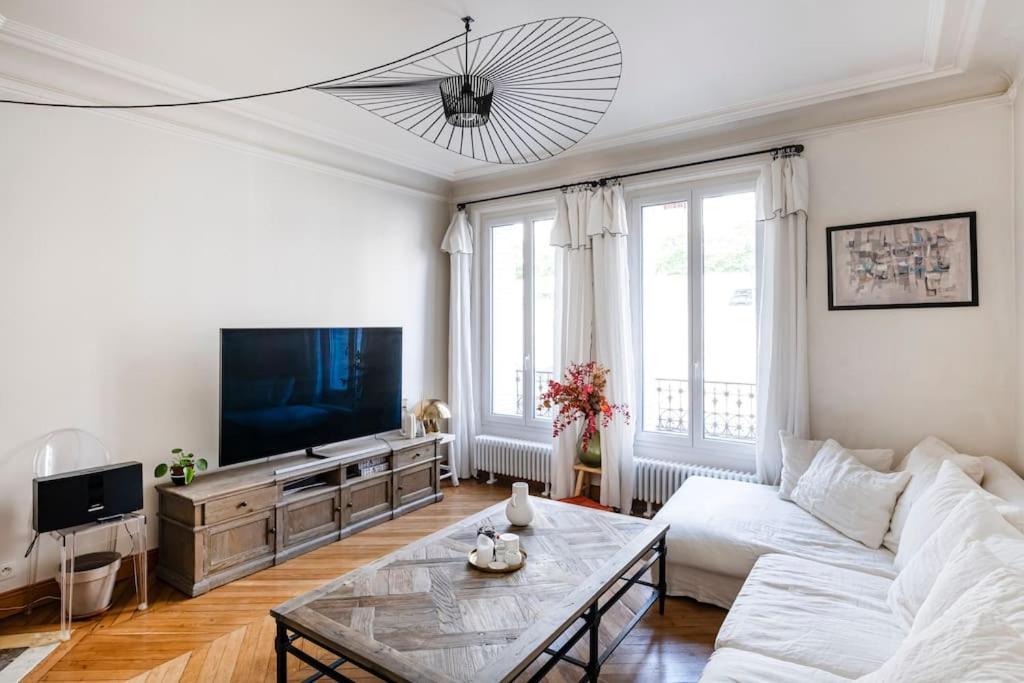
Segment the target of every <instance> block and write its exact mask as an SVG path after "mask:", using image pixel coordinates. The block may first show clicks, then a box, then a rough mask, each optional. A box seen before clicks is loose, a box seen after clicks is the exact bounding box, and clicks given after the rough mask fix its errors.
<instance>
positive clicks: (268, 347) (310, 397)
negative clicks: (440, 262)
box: [220, 327, 402, 465]
mask: <svg viewBox="0 0 1024 683" xmlns="http://www.w3.org/2000/svg"><path fill="white" fill-rule="evenodd" d="M220 369H221V386H220V464H221V465H233V464H236V463H240V462H245V461H246V460H254V459H257V458H265V457H267V456H271V455H278V454H281V453H288V452H291V451H298V450H302V449H305V448H313V447H316V446H322V445H324V444H329V443H334V442H336V441H344V440H346V439H354V438H357V437H360V436H368V435H370V434H377V433H379V432H385V431H389V430H393V429H397V428H398V427H399V422H400V419H401V418H400V413H401V400H402V399H401V396H402V329H401V328H399V327H340V328H310V329H248V330H243V329H235V330H221V366H220Z"/></svg>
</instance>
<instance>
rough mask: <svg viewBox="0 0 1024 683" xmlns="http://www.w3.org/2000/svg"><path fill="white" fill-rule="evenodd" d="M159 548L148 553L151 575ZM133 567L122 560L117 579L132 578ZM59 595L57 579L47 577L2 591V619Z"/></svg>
mask: <svg viewBox="0 0 1024 683" xmlns="http://www.w3.org/2000/svg"><path fill="white" fill-rule="evenodd" d="M158 550H159V549H158V548H153V549H151V550H150V551H149V552H147V553H146V564H147V567H148V571H149V576H151V577H152V576H155V575H156V561H157V554H158ZM132 567H133V564H132V563H131V562H126V561H124V560H122V561H121V567H120V568H119V569H118V570H117V580H118V581H123V580H125V579H130V578H132ZM50 596H53V597H59V596H60V589H59V587H58V586H57V581H56V579H52V578H51V579H46V580H44V581H39V582H37V583H34V584H31V585H29V586H21V587H20V588H14V589H12V590H9V591H7V592H5V593H0V619H5V618H7V617H11V616H14V615H17V614H21V611H22V610H18V609H16V608H18V607H22V606H24V605H28V604H30V603H32V602H33V601H35V600H38V599H40V598H45V597H50Z"/></svg>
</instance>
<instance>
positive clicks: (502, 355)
mask: <svg viewBox="0 0 1024 683" xmlns="http://www.w3.org/2000/svg"><path fill="white" fill-rule="evenodd" d="M483 225H484V232H485V239H486V241H487V250H488V273H487V275H488V277H487V284H486V287H487V292H486V300H487V307H486V308H487V326H488V329H489V333H487V334H485V338H486V339H485V354H486V359H487V360H486V365H485V367H486V375H485V383H486V385H487V386H486V387H485V396H486V397H487V398H488V405H487V408H486V411H485V417H484V419H485V421H488V422H490V423H491V426H492V427H493V426H495V425H497V426H499V427H500V426H502V425H505V426H508V427H510V428H515V427H519V428H522V427H526V428H527V429H535V430H537V431H539V430H541V429H543V430H545V431H546V430H547V429H549V424H548V421H549V420H550V418H551V416H550V414H548V413H547V412H546V411H544V410H543V409H541V408H540V407H539V406H538V405H537V398H538V396H539V395H540V393H541V392H542V391H544V390H545V389H546V388H547V383H548V380H550V379H552V378H553V377H554V372H555V368H554V344H555V342H554V319H555V249H554V248H553V247H551V246H550V244H551V228H552V227H553V225H554V217H553V212H552V211H550V210H548V211H533V212H529V211H527V212H520V213H517V214H505V215H501V216H494V217H485V219H484V222H483Z"/></svg>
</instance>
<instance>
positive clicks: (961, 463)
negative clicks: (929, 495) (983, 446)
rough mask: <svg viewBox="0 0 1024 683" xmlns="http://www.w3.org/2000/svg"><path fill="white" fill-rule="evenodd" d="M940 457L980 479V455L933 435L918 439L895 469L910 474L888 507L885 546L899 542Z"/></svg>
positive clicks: (936, 471)
mask: <svg viewBox="0 0 1024 683" xmlns="http://www.w3.org/2000/svg"><path fill="white" fill-rule="evenodd" d="M944 460H952V461H953V462H954V463H955V464H956V466H957V467H959V468H960V469H962V470H963V471H964V473H965V474H966V475H967V476H968V477H970V478H971V479H973V480H974V481H979V482H980V481H981V478H982V476H983V475H984V474H985V470H984V467H983V466H982V462H981V458H975V457H974V456H972V455H963V454H961V453H957V452H956V449H955V448H953V447H952V446H950V445H949V444H948V443H946V442H945V441H943V440H942V439H939V438H937V437H934V436H928V437H925V438H924V439H922V440H921V443H919V444H917V445H916V446H914V449H913V450H912V451H910V453H908V454H907V457H905V458H904V459H903V462H901V463H900V464H899V466H898V467H896V469H895V471H896V472H910V474H911V475H912V477H911V479H910V483H909V484H907V488H905V489H904V490H903V495H901V496H900V499H899V500H898V501H896V508H895V509H894V510H893V511H892V523H891V524H890V526H889V532H888V533H887V534H886V535H885V540H884V541H883V543H884V544H885V547H886V548H888V549H889V550H891V551H893V552H896V550H897V548H898V547H899V544H900V536H901V535H902V534H903V526H904V525H905V524H906V523H907V517H908V516H909V515H910V510H911V508H912V507H914V503H915V502H916V501H917V499H918V498H919V497H920V496H921V495H922V494H923V493H924V492H925V491H926V490H927V489H928V487H929V486H931V483H932V480H933V479H935V475H936V474H938V472H939V466H940V465H942V462H943V461H944Z"/></svg>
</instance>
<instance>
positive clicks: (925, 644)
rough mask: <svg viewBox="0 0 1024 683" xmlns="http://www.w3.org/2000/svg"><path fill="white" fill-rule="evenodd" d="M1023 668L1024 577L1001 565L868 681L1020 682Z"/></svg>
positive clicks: (910, 638) (903, 645)
mask: <svg viewBox="0 0 1024 683" xmlns="http://www.w3.org/2000/svg"><path fill="white" fill-rule="evenodd" d="M1022 671H1024V575H1022V574H1021V573H1020V572H1017V571H1015V570H1010V569H1005V568H1004V569H997V570H996V571H994V572H992V573H990V574H989V575H988V576H987V577H985V579H984V580H983V581H982V582H980V583H979V584H978V585H977V586H975V587H973V588H972V589H970V590H968V591H967V592H965V593H964V594H963V595H962V596H961V597H960V598H959V599H958V600H957V601H956V602H955V603H954V604H953V605H952V606H951V607H950V608H949V610H947V611H946V613H945V614H943V615H942V617H940V618H939V619H937V620H936V621H935V622H934V623H932V624H931V625H930V626H928V627H927V628H925V629H923V630H922V631H921V632H920V633H918V634H917V635H914V636H908V637H907V638H906V639H905V640H904V641H903V642H902V643H901V644H900V647H899V649H897V650H896V653H895V654H894V655H893V656H892V657H890V658H889V660H888V661H887V662H886V663H885V664H883V665H882V666H881V668H879V669H878V670H877V671H874V672H872V673H869V674H867V675H866V676H862V677H861V678H859V679H857V680H859V681H864V682H867V683H896V682H897V681H916V682H921V683H925V682H934V683H940V682H941V683H945V681H958V682H959V681H985V683H999V682H1001V681H1006V682H1007V683H1009V682H1011V681H1020V680H1021V672H1022Z"/></svg>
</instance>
